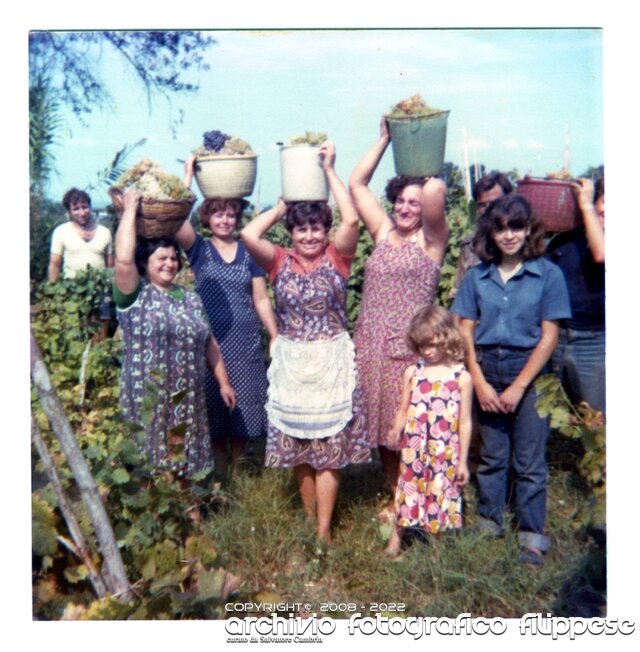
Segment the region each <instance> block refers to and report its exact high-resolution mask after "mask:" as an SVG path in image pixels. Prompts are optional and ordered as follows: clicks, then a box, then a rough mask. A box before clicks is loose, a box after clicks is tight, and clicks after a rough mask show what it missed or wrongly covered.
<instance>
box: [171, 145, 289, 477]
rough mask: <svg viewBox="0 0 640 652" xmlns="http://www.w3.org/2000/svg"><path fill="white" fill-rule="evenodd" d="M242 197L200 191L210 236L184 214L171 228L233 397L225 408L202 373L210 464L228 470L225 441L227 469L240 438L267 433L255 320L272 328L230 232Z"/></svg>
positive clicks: (188, 170)
mask: <svg viewBox="0 0 640 652" xmlns="http://www.w3.org/2000/svg"><path fill="white" fill-rule="evenodd" d="M194 161H195V156H194V155H193V154H192V155H190V156H189V157H188V158H187V160H186V161H185V178H184V183H185V185H186V186H187V187H190V185H191V181H192V179H193V164H194ZM245 205H246V201H245V200H243V199H221V198H210V199H206V200H205V201H204V202H203V204H202V205H201V206H200V209H199V213H200V219H201V221H202V223H203V224H205V225H206V226H208V227H209V229H210V230H211V238H210V239H209V240H208V241H207V240H205V239H204V238H202V236H200V235H199V234H197V233H196V231H195V229H194V228H193V226H192V225H191V223H190V222H189V221H188V220H187V221H186V222H185V223H184V224H183V225H182V227H181V228H180V230H179V231H178V233H177V234H176V239H177V240H178V243H179V244H180V246H182V247H183V248H184V249H185V250H186V252H187V256H188V258H189V263H190V264H191V267H192V269H193V272H194V274H195V280H196V284H195V289H196V292H197V293H198V295H199V296H200V298H201V299H202V303H203V304H204V309H205V311H206V314H207V317H208V319H209V324H210V325H211V330H212V332H213V335H214V337H215V338H216V340H217V341H218V343H219V344H220V349H221V351H222V356H223V358H224V362H225V365H226V367H227V372H228V374H229V378H230V381H231V384H232V386H233V388H234V390H235V391H236V394H237V405H236V407H235V408H234V409H233V410H230V409H229V408H227V407H226V406H225V405H224V403H223V401H222V399H221V396H220V391H219V387H218V382H217V381H216V379H215V378H214V377H213V376H212V374H210V373H208V374H207V383H206V390H207V408H208V415H209V430H210V433H211V441H212V445H213V454H214V458H215V463H216V471H217V472H220V473H222V474H224V473H225V471H226V470H227V445H228V444H229V448H230V458H231V470H232V471H233V470H234V469H235V468H236V467H237V464H238V462H239V460H240V459H241V457H242V455H243V454H244V452H245V449H246V445H247V442H248V441H250V440H251V441H255V440H257V439H258V438H260V437H263V436H264V434H265V433H266V430H267V418H266V412H265V407H264V406H265V403H266V401H267V369H266V365H265V360H264V354H263V350H262V335H261V331H260V324H261V323H262V325H263V326H264V328H265V330H266V332H267V335H268V337H269V340H270V342H272V341H273V340H274V339H275V337H276V335H277V334H278V330H277V326H276V318H275V315H274V313H273V308H272V306H271V300H270V299H269V295H268V293H267V283H266V279H265V273H264V271H263V270H262V268H260V267H259V266H258V265H257V264H256V263H255V261H254V260H253V258H252V257H251V256H250V254H249V252H248V251H247V249H246V247H245V246H244V244H243V243H242V242H238V241H237V240H236V238H235V237H234V233H235V231H236V228H237V225H238V219H239V217H240V215H241V213H242V210H243V208H244V206H245Z"/></svg>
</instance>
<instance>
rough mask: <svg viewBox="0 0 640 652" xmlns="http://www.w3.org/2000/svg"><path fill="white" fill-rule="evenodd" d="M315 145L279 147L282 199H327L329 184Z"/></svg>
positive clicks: (287, 200) (318, 148)
mask: <svg viewBox="0 0 640 652" xmlns="http://www.w3.org/2000/svg"><path fill="white" fill-rule="evenodd" d="M319 152H320V147H319V146H315V145H284V146H283V147H281V148H280V172H281V175H282V199H283V200H284V201H286V202H292V201H327V200H328V199H329V186H328V184H327V177H326V175H325V173H324V170H323V169H322V163H321V161H320V157H319V156H318V153H319Z"/></svg>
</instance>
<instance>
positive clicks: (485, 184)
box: [473, 170, 513, 201]
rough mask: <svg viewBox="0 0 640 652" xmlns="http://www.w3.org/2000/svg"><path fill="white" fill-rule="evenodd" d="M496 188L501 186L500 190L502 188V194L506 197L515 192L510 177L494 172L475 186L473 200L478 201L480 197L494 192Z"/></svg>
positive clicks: (479, 180) (486, 175)
mask: <svg viewBox="0 0 640 652" xmlns="http://www.w3.org/2000/svg"><path fill="white" fill-rule="evenodd" d="M495 186H500V188H502V193H503V194H505V195H509V194H511V191H512V190H513V184H512V183H511V181H509V177H508V176H507V175H506V174H504V173H503V172H498V170H493V171H492V172H489V173H488V174H485V175H484V176H482V177H480V178H479V179H478V181H476V184H475V185H474V186H473V199H474V200H475V201H478V197H480V195H483V194H484V193H485V192H489V190H492V189H493V188H494V187H495Z"/></svg>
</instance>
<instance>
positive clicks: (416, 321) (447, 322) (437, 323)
mask: <svg viewBox="0 0 640 652" xmlns="http://www.w3.org/2000/svg"><path fill="white" fill-rule="evenodd" d="M406 339H407V346H408V347H409V348H410V349H411V350H412V351H413V352H414V353H415V354H416V355H420V351H421V349H423V348H424V347H425V346H437V347H441V348H442V350H443V352H444V355H445V357H446V358H447V359H449V360H451V361H452V362H462V360H464V341H463V340H462V336H461V335H460V331H459V330H458V327H457V326H456V323H455V321H454V318H453V315H452V314H451V313H450V312H449V311H448V310H446V309H445V308H443V307H442V306H435V305H425V306H421V307H420V308H418V310H417V311H416V312H415V314H414V315H413V317H412V318H411V321H410V322H409V328H408V329H407V338H406Z"/></svg>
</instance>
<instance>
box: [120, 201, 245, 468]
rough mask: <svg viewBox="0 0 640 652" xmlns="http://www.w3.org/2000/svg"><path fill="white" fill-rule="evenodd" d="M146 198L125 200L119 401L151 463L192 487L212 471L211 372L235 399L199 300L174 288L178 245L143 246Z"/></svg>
mask: <svg viewBox="0 0 640 652" xmlns="http://www.w3.org/2000/svg"><path fill="white" fill-rule="evenodd" d="M139 198H140V195H139V194H138V193H137V192H136V191H134V190H127V191H126V192H125V193H124V211H123V214H122V217H121V218H120V224H119V225H118V231H117V233H116V237H115V245H116V265H115V275H114V287H113V292H114V298H115V301H116V305H117V307H118V321H119V324H120V328H121V329H122V334H123V340H124V353H123V359H122V375H121V392H120V402H121V405H122V411H123V416H124V418H125V420H126V421H128V422H131V423H134V424H136V425H137V426H138V427H140V428H141V429H143V431H144V440H143V443H142V445H141V448H142V449H143V450H144V452H145V453H146V454H147V456H148V459H149V462H150V464H151V465H153V466H155V467H159V468H163V469H169V470H172V471H175V472H176V474H177V475H178V476H179V477H180V478H183V479H185V480H186V479H187V478H188V477H189V476H191V475H193V474H195V473H199V472H201V471H205V470H207V469H208V468H212V467H213V459H212V453H211V442H210V440H209V436H208V427H207V413H206V403H205V394H204V378H205V371H206V369H207V366H208V367H209V369H211V372H212V373H213V374H214V376H215V377H216V379H217V380H218V383H219V384H220V393H221V395H222V398H223V400H224V402H225V403H226V404H227V405H228V406H229V407H233V406H234V405H235V402H236V397H235V392H234V390H233V388H232V387H231V385H230V384H229V379H228V376H227V372H226V369H225V366H224V361H223V359H222V355H221V354H220V348H219V347H218V343H217V342H216V340H215V339H214V337H213V336H212V335H211V331H210V330H209V325H208V324H207V322H206V319H205V317H204V310H203V307H202V302H201V301H200V298H199V297H198V295H197V294H196V293H195V292H192V291H191V290H187V289H185V288H183V287H182V286H179V285H176V284H174V282H173V280H174V278H175V275H176V274H177V273H178V271H179V270H180V257H179V249H178V245H177V243H176V242H175V241H174V240H173V239H171V238H159V239H155V240H146V239H141V240H140V241H137V239H136V232H135V219H136V217H135V216H136V210H137V205H138V201H139ZM149 408H150V409H149ZM147 411H148V412H149V417H150V418H146V412H147ZM136 441H137V438H136Z"/></svg>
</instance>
